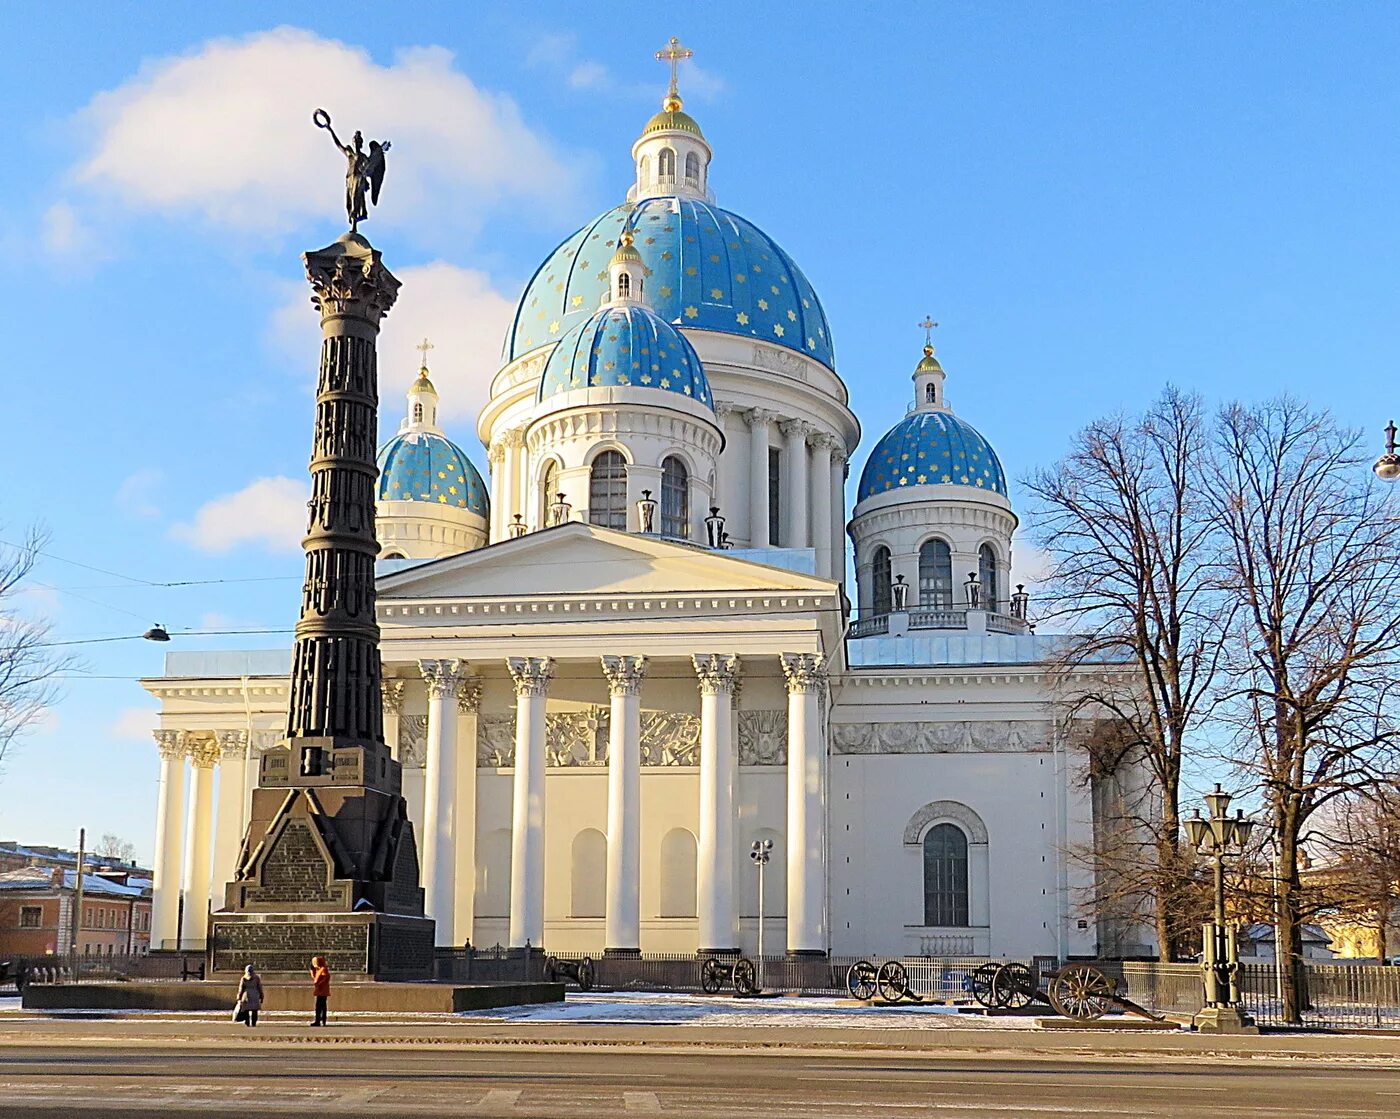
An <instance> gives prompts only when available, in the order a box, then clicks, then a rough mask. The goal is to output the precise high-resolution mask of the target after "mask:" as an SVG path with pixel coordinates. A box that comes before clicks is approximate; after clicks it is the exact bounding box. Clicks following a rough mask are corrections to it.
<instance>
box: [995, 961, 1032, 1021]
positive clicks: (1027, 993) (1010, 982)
mask: <svg viewBox="0 0 1400 1119" xmlns="http://www.w3.org/2000/svg"><path fill="white" fill-rule="evenodd" d="M1036 990H1037V988H1036V982H1035V976H1034V975H1032V974H1031V969H1030V968H1028V967H1027V966H1026V965H1025V964H1002V965H1001V967H999V968H997V970H996V973H995V974H994V975H993V976H992V996H993V997H994V998H995V1000H996V1004H997V1006H999V1007H1002V1008H1004V1009H1007V1010H1020V1009H1021V1008H1022V1007H1023V1006H1029V1005H1030V1004H1031V1002H1032V1001H1033V1000H1034V999H1035V996H1036Z"/></svg>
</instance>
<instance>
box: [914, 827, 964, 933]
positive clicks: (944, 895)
mask: <svg viewBox="0 0 1400 1119" xmlns="http://www.w3.org/2000/svg"><path fill="white" fill-rule="evenodd" d="M970 923H971V922H970V921H969V920H968V916H967V836H966V835H965V834H964V832H963V830H962V828H960V827H958V825H957V824H934V826H933V827H931V828H929V830H928V833H927V834H926V835H925V836H924V924H925V925H927V926H930V927H933V928H964V927H966V926H967V925H969V924H970Z"/></svg>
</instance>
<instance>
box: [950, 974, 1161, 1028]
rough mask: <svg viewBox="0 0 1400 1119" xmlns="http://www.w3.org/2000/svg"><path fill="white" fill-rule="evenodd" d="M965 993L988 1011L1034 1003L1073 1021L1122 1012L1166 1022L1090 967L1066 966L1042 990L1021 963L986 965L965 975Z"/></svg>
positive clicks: (1108, 978)
mask: <svg viewBox="0 0 1400 1119" xmlns="http://www.w3.org/2000/svg"><path fill="white" fill-rule="evenodd" d="M967 986H968V991H969V993H970V994H971V995H972V997H973V998H974V999H976V1000H977V1002H978V1003H980V1004H981V1005H982V1006H985V1007H987V1008H988V1009H989V1010H1020V1009H1022V1008H1023V1007H1026V1006H1029V1005H1030V1004H1031V1003H1033V1002H1038V1003H1042V1004H1043V1005H1045V1006H1048V1007H1050V1008H1051V1009H1052V1010H1054V1011H1055V1013H1056V1014H1059V1015H1062V1016H1063V1017H1065V1018H1073V1019H1074V1020H1075V1021H1076V1022H1092V1021H1093V1020H1094V1019H1096V1018H1102V1017H1103V1016H1104V1015H1105V1014H1107V1013H1108V1012H1109V1011H1110V1010H1123V1011H1126V1012H1127V1013H1129V1014H1137V1015H1139V1016H1141V1017H1143V1018H1148V1019H1151V1020H1152V1021H1154V1022H1162V1021H1165V1019H1164V1018H1163V1017H1162V1016H1161V1015H1160V1014H1154V1013H1152V1011H1150V1010H1148V1009H1147V1008H1146V1007H1143V1006H1139V1005H1138V1004H1137V1003H1135V1002H1133V1000H1132V999H1130V998H1128V997H1127V996H1126V995H1121V994H1119V993H1118V981H1117V980H1116V979H1112V978H1110V977H1109V976H1107V975H1105V974H1104V973H1103V972H1102V971H1100V970H1099V969H1098V968H1096V967H1094V965H1093V964H1069V965H1067V966H1065V967H1062V968H1060V969H1059V970H1058V971H1055V972H1052V973H1051V975H1050V977H1049V981H1048V982H1047V983H1046V985H1045V989H1044V990H1041V987H1040V983H1039V977H1038V974H1037V973H1036V972H1034V971H1032V970H1031V969H1030V968H1029V967H1027V966H1026V965H1025V964H1022V963H1014V962H1012V963H1005V964H997V963H986V964H982V965H981V966H980V967H978V968H977V969H976V970H975V971H973V972H972V974H971V975H969V976H968V983H967Z"/></svg>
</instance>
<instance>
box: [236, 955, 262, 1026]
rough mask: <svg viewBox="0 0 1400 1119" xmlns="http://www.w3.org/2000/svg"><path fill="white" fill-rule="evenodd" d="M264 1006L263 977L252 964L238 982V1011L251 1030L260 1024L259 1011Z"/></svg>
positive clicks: (244, 970) (245, 969) (246, 968)
mask: <svg viewBox="0 0 1400 1119" xmlns="http://www.w3.org/2000/svg"><path fill="white" fill-rule="evenodd" d="M262 1004H263V985H262V976H261V975H259V974H258V973H257V971H256V969H255V968H254V967H253V965H252V964H249V965H248V966H247V967H245V968H244V969H243V978H242V979H240V980H239V981H238V1010H239V1013H240V1014H241V1015H242V1016H243V1021H244V1022H245V1023H246V1024H247V1026H248V1028H249V1029H252V1028H253V1027H254V1026H256V1025H257V1024H258V1011H259V1010H261V1009H262Z"/></svg>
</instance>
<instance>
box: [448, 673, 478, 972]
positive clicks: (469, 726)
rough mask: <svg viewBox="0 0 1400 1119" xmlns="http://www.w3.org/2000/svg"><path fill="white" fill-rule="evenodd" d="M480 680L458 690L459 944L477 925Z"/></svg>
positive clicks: (472, 679) (455, 910)
mask: <svg viewBox="0 0 1400 1119" xmlns="http://www.w3.org/2000/svg"><path fill="white" fill-rule="evenodd" d="M480 713H481V680H480V679H478V678H477V677H475V676H468V677H466V678H465V679H464V680H463V681H462V682H461V684H460V685H458V688H457V817H456V825H457V881H458V883H460V885H459V886H458V888H457V900H456V903H455V904H454V905H453V908H452V929H453V931H454V932H455V933H456V936H457V939H456V943H457V944H462V943H464V942H466V941H468V940H470V939H471V938H472V928H473V927H474V925H475V923H476V751H477V721H478V720H477V716H478V715H479V714H480Z"/></svg>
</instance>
